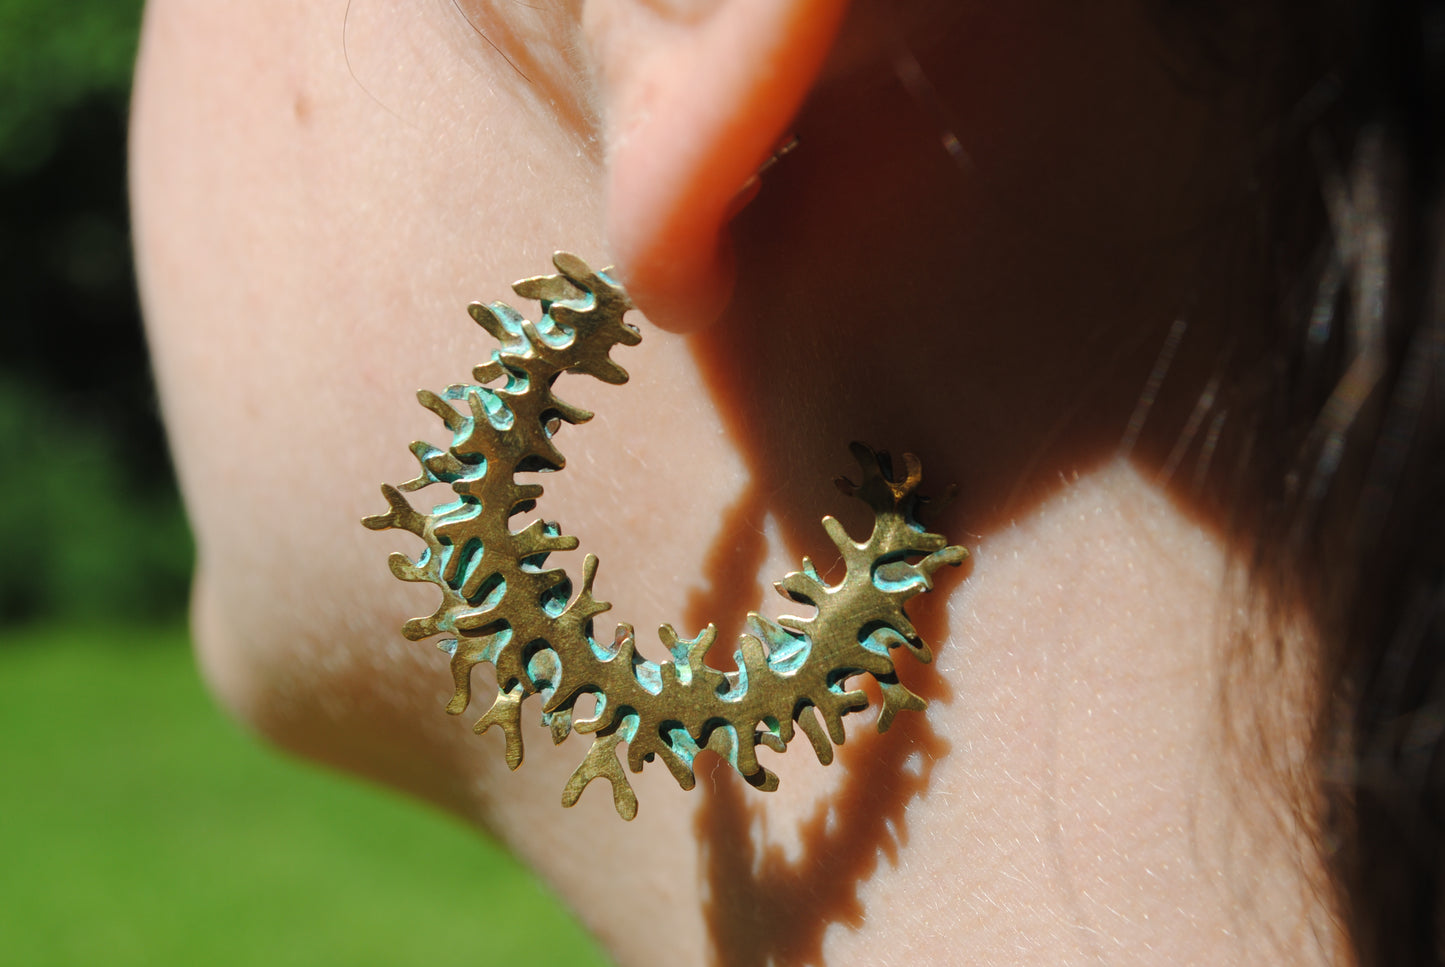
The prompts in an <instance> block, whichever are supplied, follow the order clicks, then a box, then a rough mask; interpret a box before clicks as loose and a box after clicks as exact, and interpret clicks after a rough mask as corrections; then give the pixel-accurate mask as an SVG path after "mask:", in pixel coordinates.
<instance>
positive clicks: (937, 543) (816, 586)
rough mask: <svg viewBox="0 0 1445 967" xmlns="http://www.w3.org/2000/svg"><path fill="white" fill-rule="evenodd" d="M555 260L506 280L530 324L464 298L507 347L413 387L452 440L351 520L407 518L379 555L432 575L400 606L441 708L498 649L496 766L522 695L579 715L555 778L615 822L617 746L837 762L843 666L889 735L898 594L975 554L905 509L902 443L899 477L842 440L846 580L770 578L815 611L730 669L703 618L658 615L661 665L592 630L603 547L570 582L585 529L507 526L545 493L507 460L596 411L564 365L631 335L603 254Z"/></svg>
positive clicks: (757, 630) (781, 626)
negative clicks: (857, 512) (583, 739)
mask: <svg viewBox="0 0 1445 967" xmlns="http://www.w3.org/2000/svg"><path fill="white" fill-rule="evenodd" d="M552 261H553V264H554V265H555V266H556V268H557V272H558V274H556V275H547V276H539V277H536V278H530V279H523V280H522V281H520V282H517V283H515V284H514V285H513V287H512V288H513V290H514V291H515V292H516V293H517V295H519V296H521V297H522V298H524V299H531V300H535V301H537V302H540V303H541V307H542V315H541V318H540V319H539V320H538V321H537V322H535V323H533V322H530V321H528V320H527V319H525V318H523V317H522V316H521V315H520V314H519V313H517V312H516V311H515V310H513V309H512V308H510V307H509V306H507V305H505V304H503V303H492V304H490V305H483V304H480V303H473V304H472V305H471V306H470V307H469V311H470V314H471V316H472V318H473V319H474V320H475V321H476V322H477V324H478V325H480V326H481V327H482V328H483V329H485V330H486V331H487V332H488V333H489V334H490V335H491V336H492V337H493V338H494V339H495V340H496V341H497V343H498V344H499V346H498V348H496V349H494V350H493V351H492V353H491V357H490V358H489V359H488V360H487V361H486V362H484V363H481V364H480V365H478V366H476V367H475V368H474V369H473V371H472V374H473V377H474V379H475V380H476V382H475V383H464V384H458V385H454V386H450V387H448V388H447V389H445V390H444V391H442V392H441V393H433V392H430V391H427V390H423V391H422V392H421V393H419V394H418V398H419V399H420V401H421V404H422V405H423V406H425V407H426V408H427V409H429V410H431V411H432V412H433V413H435V414H436V415H437V416H438V417H440V418H441V420H442V422H443V424H445V426H446V427H447V429H448V430H449V431H451V434H452V439H451V443H450V444H449V445H448V446H447V447H446V448H445V449H441V448H437V447H433V446H431V445H430V444H427V443H422V442H417V443H413V444H412V446H411V451H412V453H413V454H414V455H415V456H416V458H417V461H418V463H419V464H420V465H421V470H420V473H419V474H418V475H417V476H416V477H415V478H414V479H412V480H409V481H407V482H406V483H404V484H401V485H400V486H391V485H389V484H388V485H383V486H382V494H383V496H384V497H385V498H386V502H387V504H388V510H387V511H386V513H383V514H378V515H376V516H373V517H368V518H366V519H365V520H364V521H363V522H362V523H363V524H365V526H367V527H368V528H371V529H372V530H384V529H387V528H398V529H401V530H405V531H409V532H411V533H412V534H415V535H416V536H417V537H419V538H421V540H422V541H423V542H424V543H425V544H426V547H425V548H424V549H423V550H422V552H421V555H420V557H418V558H417V559H416V560H412V559H410V558H408V557H406V556H405V555H402V554H393V555H392V556H391V558H390V561H389V563H390V567H391V571H392V573H393V574H394V575H396V577H398V578H400V579H401V580H403V581H415V582H424V583H429V584H433V585H435V586H436V587H438V588H439V589H440V590H441V593H442V600H441V604H440V605H438V607H437V609H436V611H434V612H433V613H432V614H430V615H428V616H426V617H419V618H413V619H411V620H410V621H408V622H406V624H405V625H404V626H403V627H402V634H403V635H405V636H406V637H407V638H408V639H410V640H412V641H420V640H423V639H427V638H432V637H436V636H443V637H442V640H441V641H440V643H439V644H440V647H441V649H442V650H443V651H444V652H446V653H447V654H449V655H450V656H451V672H452V680H453V683H454V686H455V692H454V695H453V697H452V700H451V702H450V703H449V704H448V705H447V711H448V712H450V713H452V714H454V715H455V714H460V713H462V712H463V711H465V710H466V708H467V707H468V706H469V705H470V704H471V699H472V670H473V668H474V667H475V666H477V665H480V664H489V665H491V666H492V668H493V670H494V671H495V681H496V686H497V691H496V697H495V698H494V699H493V700H492V704H491V706H490V708H488V709H487V711H486V713H485V714H483V715H482V716H481V718H479V719H478V720H477V722H476V724H475V726H474V730H475V731H476V732H478V733H482V732H485V731H486V730H487V729H490V728H492V727H493V726H496V727H498V728H500V729H501V730H502V732H503V734H504V736H505V738H506V760H507V764H508V765H509V766H510V767H511V768H513V769H515V768H517V767H518V766H520V765H521V763H522V752H523V744H522V727H521V714H522V706H523V704H524V703H525V702H526V701H527V700H528V699H530V698H532V697H533V696H536V697H537V698H538V699H539V701H540V703H541V724H542V725H543V727H545V728H546V729H547V730H548V732H549V733H550V735H551V738H552V741H553V742H556V743H560V742H561V741H563V740H564V739H565V738H566V737H567V736H568V735H569V734H570V733H572V732H579V733H582V734H586V735H591V736H592V745H591V748H590V749H589V750H588V752H587V754H586V757H585V758H584V759H583V761H582V764H581V765H579V766H578V767H577V770H576V771H575V772H574V773H573V774H572V777H571V778H570V779H569V780H568V781H567V785H566V787H565V788H564V790H563V793H562V803H563V805H565V806H571V805H572V804H574V803H575V802H576V801H577V799H578V797H579V796H581V794H582V791H583V789H585V788H586V786H587V785H588V783H590V782H591V781H592V780H593V779H598V778H602V779H606V780H607V781H608V782H609V783H610V784H611V786H612V800H613V804H614V805H615V806H616V808H617V812H618V813H619V814H620V815H621V816H622V818H624V819H632V818H633V817H634V816H635V815H636V814H637V796H636V795H635V794H634V793H633V791H632V787H631V784H630V783H629V782H628V779H627V776H626V774H625V773H624V772H623V769H622V765H621V762H620V760H619V758H618V747H619V746H621V745H623V744H624V743H625V744H626V747H627V748H626V757H627V765H628V767H629V768H630V769H631V770H632V771H633V772H641V771H642V767H643V765H644V764H646V763H648V762H651V761H653V760H654V759H661V760H662V761H663V763H664V764H666V766H667V768H668V770H669V771H670V772H671V773H672V775H673V777H674V778H675V779H676V780H677V782H678V784H679V785H680V786H682V787H683V788H684V789H691V788H692V787H693V785H694V784H695V783H696V777H695V775H694V773H693V763H694V760H695V758H696V756H697V754H698V753H699V752H700V751H702V750H703V749H711V750H712V751H713V752H715V753H717V754H718V755H719V756H721V757H722V758H724V759H726V760H727V761H728V763H729V764H731V765H732V767H733V768H734V769H736V770H737V771H738V773H739V774H740V775H741V776H742V777H743V778H744V779H746V780H747V781H748V783H749V784H751V785H753V786H754V787H756V788H758V789H762V790H764V791H771V790H773V789H776V788H777V786H778V777H777V776H776V775H775V774H773V773H772V772H771V771H769V770H768V769H767V768H765V767H764V766H763V765H761V764H760V763H759V761H758V755H757V747H758V746H759V745H763V746H766V747H767V748H769V749H771V750H773V751H775V752H784V751H786V749H787V746H788V743H789V742H791V741H792V739H793V737H794V734H795V731H794V726H795V725H796V726H797V727H798V728H799V729H801V730H802V732H803V734H804V735H805V736H806V737H807V739H808V743H809V745H810V746H811V747H812V749H813V751H814V753H815V754H816V755H817V757H818V759H819V761H820V762H822V763H824V764H825V765H826V764H827V763H829V762H831V761H832V759H833V746H835V745H841V744H842V743H843V741H844V737H845V734H844V730H843V717H844V716H846V715H848V714H849V713H851V712H857V711H860V710H862V709H863V708H866V707H867V705H868V697H867V695H865V694H864V693H863V692H862V691H859V690H857V689H855V688H850V687H849V682H850V679H853V678H855V677H857V676H860V675H871V676H872V677H873V678H874V680H875V681H876V682H877V683H878V686H879V689H880V692H881V694H882V708H881V709H880V710H879V713H878V718H877V727H878V731H880V732H883V731H886V730H887V729H888V727H889V726H890V725H891V724H892V722H893V718H894V716H895V715H896V714H897V713H898V712H899V711H902V710H905V709H906V710H910V711H922V710H923V709H924V708H925V707H926V706H927V702H925V701H924V699H923V698H921V697H920V696H918V695H916V694H914V693H913V692H912V691H910V690H909V689H908V688H907V687H906V686H904V685H903V684H902V683H900V682H899V680H898V677H897V674H896V671H895V668H894V664H893V658H892V650H893V649H894V648H898V647H900V646H901V647H902V648H903V649H904V650H906V651H907V652H909V653H910V654H912V655H913V657H914V658H916V659H918V660H919V661H920V662H924V663H927V662H929V661H931V660H932V654H931V652H930V651H929V648H928V645H927V644H926V643H925V642H924V641H923V640H922V639H921V638H920V637H919V635H918V632H917V630H916V629H915V628H914V626H913V624H912V622H910V621H909V619H908V615H907V614H906V612H905V611H904V605H905V604H906V603H907V601H908V600H909V599H911V598H912V597H913V596H915V595H917V594H921V593H923V592H926V591H928V590H930V589H931V588H932V586H933V574H934V572H935V571H937V570H938V569H939V568H940V567H942V566H944V565H945V564H950V565H957V564H960V563H961V562H962V561H963V560H964V559H965V558H966V557H967V556H968V552H967V551H966V550H964V549H963V548H962V547H957V546H951V545H949V544H948V542H947V541H946V540H945V539H944V538H943V537H942V536H940V535H938V534H933V533H929V532H928V531H927V530H926V529H925V528H924V527H923V526H922V525H921V524H919V523H918V521H917V520H916V518H915V515H914V512H915V510H916V508H917V505H918V503H919V500H920V498H919V496H918V494H917V490H918V486H919V482H920V480H921V471H920V465H919V462H918V460H917V459H916V458H915V457H914V456H913V455H912V454H905V455H904V456H903V466H902V473H901V475H895V474H894V471H893V467H892V461H891V460H889V458H888V456H887V454H885V453H879V452H875V451H873V450H871V449H870V448H868V447H867V446H864V445H863V444H861V443H854V444H853V445H852V447H851V449H852V452H853V456H854V458H855V459H856V460H857V461H858V464H859V467H860V474H861V475H860V482H859V483H856V484H855V483H852V482H851V481H847V480H842V479H840V480H839V486H840V487H841V488H842V489H843V491H844V493H846V494H849V495H851V496H854V497H857V498H858V499H860V500H862V501H863V502H864V503H866V504H867V505H868V506H869V507H870V508H871V509H872V511H873V514H874V523H873V529H872V533H871V534H870V535H869V536H868V538H867V540H865V541H862V542H858V541H854V540H853V539H852V538H851V537H850V536H849V535H848V533H847V532H846V531H845V530H844V528H843V525H842V524H840V523H839V522H838V521H837V520H836V519H834V518H833V517H825V518H824V519H823V528H824V530H825V531H826V532H827V534H828V536H829V538H831V539H832V542H833V544H834V545H835V546H836V547H837V548H838V552H839V554H840V555H841V557H842V560H843V562H844V565H845V568H846V570H845V573H844V575H843V577H842V579H841V580H840V581H838V583H836V584H828V583H827V582H826V581H825V580H824V579H823V578H822V577H821V576H820V575H819V574H818V572H817V570H816V569H815V568H814V567H813V564H812V562H811V561H809V560H807V559H804V561H803V565H802V568H801V570H798V571H795V572H793V573H792V574H789V575H788V576H787V577H785V578H783V580H782V581H780V582H778V584H777V585H776V587H777V589H778V591H779V592H780V593H781V594H782V595H784V596H785V597H787V598H788V599H789V600H791V601H793V602H795V603H797V604H801V605H806V606H808V607H809V608H811V609H812V610H813V614H812V615H811V616H810V617H791V616H789V617H781V618H778V619H777V620H772V619H768V618H764V617H761V616H759V615H757V614H750V615H749V616H748V621H747V631H746V633H744V634H742V635H740V636H739V639H738V643H737V645H738V650H737V652H736V653H735V655H734V657H735V659H736V662H737V671H733V672H723V671H718V670H717V669H714V668H712V667H711V666H709V665H708V664H706V662H705V660H704V658H705V656H706V654H707V652H708V649H709V648H710V647H711V646H712V644H713V641H714V639H715V637H716V634H717V632H716V629H715V627H714V626H712V625H709V626H708V627H707V628H705V629H703V630H702V631H701V633H699V634H698V635H696V636H695V637H693V638H683V637H682V636H681V635H680V634H679V633H678V632H677V631H675V630H674V629H673V628H672V626H670V625H664V626H663V627H662V628H661V629H660V631H659V636H660V638H661V640H662V644H663V646H665V648H666V649H667V651H668V653H669V654H670V656H671V658H670V660H666V661H662V662H654V661H650V660H648V659H645V658H643V657H641V656H640V655H639V654H638V653H637V650H636V644H635V641H634V638H633V635H632V628H631V626H630V625H627V624H621V625H619V626H618V627H617V631H616V633H615V634H614V635H613V636H612V637H611V638H609V639H606V640H605V641H602V640H599V639H598V638H597V637H596V634H595V631H594V621H595V619H596V617H597V616H598V615H600V614H602V613H603V612H605V611H607V610H609V609H610V607H611V605H609V604H607V603H606V602H604V601H600V600H598V599H597V598H596V597H594V596H593V587H594V583H595V581H596V579H597V567H598V562H597V558H596V557H594V556H593V555H591V554H588V555H587V556H586V558H585V560H584V561H583V565H582V586H581V588H580V590H578V589H574V587H573V584H572V580H571V578H570V577H569V576H568V575H567V573H566V572H565V571H563V570H561V569H560V568H549V567H547V566H546V565H547V559H548V557H549V556H550V555H551V554H553V553H556V552H560V551H570V550H574V549H576V548H577V546H578V541H577V538H575V537H571V536H569V535H566V534H564V533H563V532H562V530H561V527H560V526H559V525H558V524H556V523H554V522H552V521H548V520H543V519H541V518H538V519H535V520H532V521H531V522H530V523H528V524H527V525H526V526H524V527H522V529H520V530H513V529H512V525H511V521H512V518H513V517H516V516H517V515H519V514H524V513H526V512H528V511H530V510H532V509H533V507H534V506H535V504H536V502H537V500H538V499H539V498H540V497H541V496H542V488H541V486H539V485H537V484H534V483H519V482H518V481H517V479H516V476H517V474H518V473H524V472H531V471H539V470H560V469H561V468H562V466H563V464H564V463H565V460H564V458H563V456H562V454H561V452H560V451H558V450H557V448H556V446H555V444H554V443H553V436H554V433H555V431H556V430H557V429H558V428H559V427H560V425H561V424H563V423H567V424H578V423H583V422H585V421H587V420H589V419H591V417H592V414H591V413H589V412H588V411H586V410H584V409H582V408H581V407H578V406H575V405H573V404H571V403H568V402H566V401H564V400H562V399H560V398H559V397H558V396H556V395H555V393H554V392H553V384H554V383H555V382H556V381H557V378H558V377H559V376H561V375H562V374H563V373H580V374H585V375H590V376H593V377H595V378H597V379H600V380H602V381H603V382H605V383H614V384H619V383H624V382H626V381H627V371H626V370H624V369H623V368H622V367H621V366H619V365H618V364H617V363H616V362H614V361H613V359H612V358H611V355H610V354H611V351H612V349H613V347H614V346H618V345H622V346H635V345H637V344H638V342H640V341H641V339H642V336H641V334H640V333H639V332H638V330H637V329H636V328H635V327H633V326H632V325H630V324H628V323H626V322H624V321H623V315H624V314H625V313H626V312H627V311H628V310H629V309H631V308H632V303H631V301H630V300H629V299H628V297H627V293H626V292H625V291H624V290H623V288H622V287H621V285H619V284H618V282H617V281H616V280H615V279H613V278H612V277H611V276H609V275H608V273H607V271H606V270H603V271H593V270H592V269H591V268H590V267H589V266H588V265H587V264H586V263H585V262H583V261H582V260H581V259H580V258H578V257H576V256H575V255H569V254H566V253H560V252H559V253H557V254H556V255H555V256H554V257H553V260H552ZM432 484H444V485H446V486H448V487H449V488H450V489H451V490H452V491H453V494H454V496H453V499H451V500H449V501H448V502H446V503H442V504H439V505H437V506H435V507H433V508H432V510H431V511H430V512H429V513H422V512H420V511H418V510H416V509H415V508H413V507H412V505H411V503H410V502H409V501H408V500H407V498H406V496H405V494H406V493H407V492H410V491H415V490H420V489H422V488H424V487H428V486H430V485H432ZM584 695H591V696H593V697H594V699H595V710H594V712H593V713H592V715H591V717H590V718H586V719H574V717H573V710H574V707H575V705H576V703H577V701H578V699H580V698H581V697H582V696H584Z"/></svg>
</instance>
